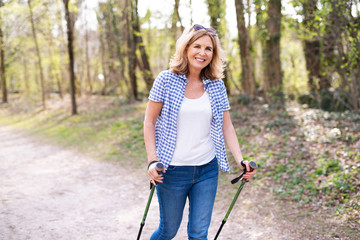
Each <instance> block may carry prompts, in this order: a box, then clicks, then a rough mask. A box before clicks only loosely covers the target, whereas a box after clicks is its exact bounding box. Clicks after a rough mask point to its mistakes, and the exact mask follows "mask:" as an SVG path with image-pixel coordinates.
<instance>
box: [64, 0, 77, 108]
mask: <svg viewBox="0 0 360 240" xmlns="http://www.w3.org/2000/svg"><path fill="white" fill-rule="evenodd" d="M63 2H64V6H65V19H66V26H67V36H68V52H69V72H70V95H71V114H72V115H76V114H77V105H76V85H75V81H76V80H75V71H74V49H73V40H74V37H73V26H74V23H73V22H72V19H71V15H70V11H69V0H63Z"/></svg>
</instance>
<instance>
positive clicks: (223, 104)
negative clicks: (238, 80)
mask: <svg viewBox="0 0 360 240" xmlns="http://www.w3.org/2000/svg"><path fill="white" fill-rule="evenodd" d="M220 91H221V107H222V111H223V112H224V111H228V110H230V103H229V98H228V95H227V92H226V87H225V84H224V82H223V81H222V80H221V90H220Z"/></svg>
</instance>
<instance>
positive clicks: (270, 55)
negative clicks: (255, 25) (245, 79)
mask: <svg viewBox="0 0 360 240" xmlns="http://www.w3.org/2000/svg"><path fill="white" fill-rule="evenodd" d="M268 16H269V18H268V21H267V31H268V34H269V38H268V39H267V40H266V56H264V57H265V87H266V88H265V93H266V99H267V101H268V102H270V103H274V104H281V105H282V104H283V103H284V97H283V92H282V72H281V61H280V38H281V32H280V30H281V0H269V2H268Z"/></svg>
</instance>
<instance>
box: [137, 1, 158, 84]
mask: <svg viewBox="0 0 360 240" xmlns="http://www.w3.org/2000/svg"><path fill="white" fill-rule="evenodd" d="M134 13H135V22H134V32H135V39H136V44H137V46H138V48H139V50H140V55H141V62H142V73H143V78H144V81H145V84H146V89H147V90H148V91H150V90H151V87H152V85H153V82H154V78H153V74H152V72H151V68H150V62H149V57H148V55H147V53H146V49H145V44H144V41H143V38H142V36H141V31H140V24H139V15H138V1H137V0H135V6H134Z"/></svg>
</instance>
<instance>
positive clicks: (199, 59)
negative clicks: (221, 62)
mask: <svg viewBox="0 0 360 240" xmlns="http://www.w3.org/2000/svg"><path fill="white" fill-rule="evenodd" d="M195 60H196V61H198V62H205V59H203V58H195Z"/></svg>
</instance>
